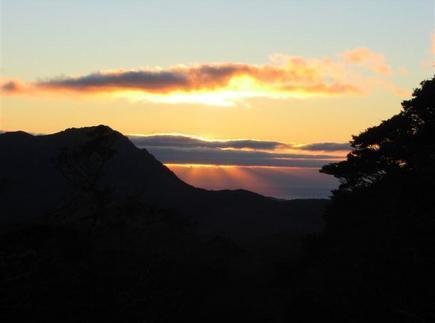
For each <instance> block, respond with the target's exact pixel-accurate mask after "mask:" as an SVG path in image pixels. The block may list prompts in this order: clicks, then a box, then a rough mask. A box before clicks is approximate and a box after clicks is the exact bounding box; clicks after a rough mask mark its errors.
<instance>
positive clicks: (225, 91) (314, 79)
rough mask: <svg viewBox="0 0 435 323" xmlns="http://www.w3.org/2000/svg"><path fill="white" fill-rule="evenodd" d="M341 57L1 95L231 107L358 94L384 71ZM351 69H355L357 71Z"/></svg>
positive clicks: (354, 54)
mask: <svg viewBox="0 0 435 323" xmlns="http://www.w3.org/2000/svg"><path fill="white" fill-rule="evenodd" d="M339 57H340V58H339V59H328V58H320V59H315V58H303V57H296V56H287V55H283V54H275V55H272V56H271V58H270V61H269V63H267V64H263V65H255V64H243V63H231V62H225V63H212V64H194V65H176V66H172V67H168V68H165V69H163V68H142V69H134V70H122V69H117V70H105V71H100V72H96V73H91V74H85V75H81V76H65V77H61V78H51V79H50V78H49V79H46V80H43V81H37V82H33V83H29V84H23V83H22V82H20V81H6V82H2V84H1V85H0V91H1V93H3V94H6V95H11V94H32V93H34V92H38V93H45V94H52V93H63V94H65V93H73V94H77V93H78V94H91V95H98V96H100V95H103V96H107V95H108V96H109V97H114V98H119V97H121V98H126V99H128V100H130V101H132V102H141V101H147V102H153V103H165V104H180V103H187V104H203V105H213V106H223V107H229V106H235V105H238V104H240V103H243V102H245V101H246V100H247V99H254V98H269V99H290V98H291V99H294V98H296V99H305V98H312V97H331V96H337V95H349V94H361V93H364V92H365V91H366V90H367V84H368V83H370V82H373V81H370V80H372V79H371V78H370V77H367V76H364V73H363V72H364V71H363V70H361V69H366V70H369V71H371V72H373V73H374V74H388V73H389V71H390V67H389V66H388V65H387V64H386V63H385V61H384V57H383V55H382V54H379V53H374V52H372V51H370V50H369V49H367V48H356V49H353V50H349V51H346V52H344V53H342V54H341V55H339ZM355 67H359V68H360V69H357V68H355Z"/></svg>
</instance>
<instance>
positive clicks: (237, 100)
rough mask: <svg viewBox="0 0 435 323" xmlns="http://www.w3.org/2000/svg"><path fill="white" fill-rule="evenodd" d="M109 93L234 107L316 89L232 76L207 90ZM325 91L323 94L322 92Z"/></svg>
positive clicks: (138, 99) (137, 99) (306, 95)
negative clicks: (290, 87) (288, 88)
mask: <svg viewBox="0 0 435 323" xmlns="http://www.w3.org/2000/svg"><path fill="white" fill-rule="evenodd" d="M111 95H113V96H114V97H117V98H124V99H127V100H129V101H131V102H133V103H137V102H144V101H145V102H146V101H148V102H154V103H166V104H179V103H188V104H203V105H209V106H219V107H233V106H236V105H239V104H242V103H245V102H246V101H245V100H246V99H250V98H261V97H263V98H271V99H286V98H299V99H303V98H309V97H313V96H315V95H317V96H318V95H319V94H318V93H316V94H314V93H309V92H306V91H298V90H294V91H292V92H288V91H287V92H286V91H284V90H280V89H279V88H277V87H274V86H273V85H265V84H264V83H260V82H258V81H257V80H255V79H254V78H252V77H249V76H237V77H233V78H232V79H231V80H230V81H229V82H228V84H227V85H226V86H225V87H219V88H211V89H207V90H192V91H179V90H177V91H171V92H167V93H150V92H144V91H141V90H119V91H115V92H113V93H112V94H111ZM325 95H326V94H325Z"/></svg>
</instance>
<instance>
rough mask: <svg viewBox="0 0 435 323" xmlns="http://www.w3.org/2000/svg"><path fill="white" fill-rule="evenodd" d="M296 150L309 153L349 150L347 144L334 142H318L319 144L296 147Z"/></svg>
mask: <svg viewBox="0 0 435 323" xmlns="http://www.w3.org/2000/svg"><path fill="white" fill-rule="evenodd" d="M298 148H299V149H301V150H310V151H349V150H350V149H351V147H350V145H349V144H348V143H336V142H320V143H314V144H308V145H303V146H298Z"/></svg>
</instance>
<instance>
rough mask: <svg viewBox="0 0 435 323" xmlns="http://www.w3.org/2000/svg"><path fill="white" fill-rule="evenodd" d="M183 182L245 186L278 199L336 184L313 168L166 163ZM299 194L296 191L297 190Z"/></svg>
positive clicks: (212, 186) (214, 186)
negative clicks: (305, 190)
mask: <svg viewBox="0 0 435 323" xmlns="http://www.w3.org/2000/svg"><path fill="white" fill-rule="evenodd" d="M166 166H167V167H169V168H170V169H171V170H172V171H173V172H174V173H175V174H176V175H177V176H178V177H179V178H181V179H182V180H183V181H185V182H187V183H189V184H191V185H193V186H196V187H200V188H205V189H210V190H219V189H246V190H250V191H253V192H257V193H260V194H263V195H266V196H274V197H279V198H297V197H300V195H298V193H297V192H301V191H303V190H304V187H305V189H306V188H309V187H312V188H314V189H318V188H323V189H324V190H326V191H328V190H330V189H332V188H335V187H336V181H335V179H333V178H331V177H330V176H327V175H324V174H320V173H319V172H318V169H317V168H307V167H269V166H226V165H197V164H191V165H190V164H189V165H187V164H166ZM299 194H300V193H299Z"/></svg>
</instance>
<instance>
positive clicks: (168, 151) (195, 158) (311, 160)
mask: <svg viewBox="0 0 435 323" xmlns="http://www.w3.org/2000/svg"><path fill="white" fill-rule="evenodd" d="M147 150H148V151H149V152H150V153H151V154H153V155H154V156H155V157H156V158H157V159H158V160H160V161H161V162H163V163H169V164H205V165H233V166H269V167H321V166H323V165H325V164H327V163H330V162H333V161H335V159H330V158H335V157H336V156H327V155H325V156H324V155H308V154H284V153H269V152H262V151H245V150H225V149H218V148H173V147H148V148H147Z"/></svg>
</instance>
